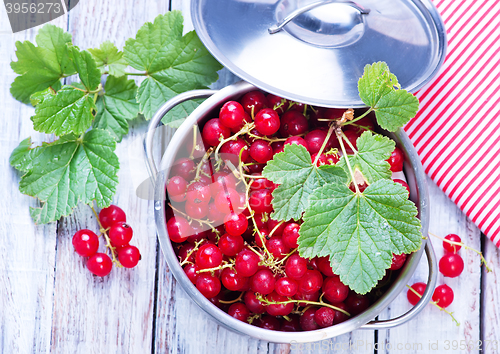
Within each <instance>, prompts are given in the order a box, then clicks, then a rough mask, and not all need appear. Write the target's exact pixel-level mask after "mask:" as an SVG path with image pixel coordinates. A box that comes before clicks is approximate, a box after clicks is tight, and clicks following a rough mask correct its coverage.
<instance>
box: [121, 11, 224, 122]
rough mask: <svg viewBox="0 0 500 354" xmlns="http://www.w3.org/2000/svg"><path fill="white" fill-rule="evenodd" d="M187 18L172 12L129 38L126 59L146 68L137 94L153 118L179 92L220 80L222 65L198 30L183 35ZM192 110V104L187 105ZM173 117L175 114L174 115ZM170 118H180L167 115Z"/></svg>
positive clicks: (147, 113) (147, 112) (136, 67)
mask: <svg viewBox="0 0 500 354" xmlns="http://www.w3.org/2000/svg"><path fill="white" fill-rule="evenodd" d="M182 29H183V17H182V14H181V13H180V12H179V11H171V12H168V13H167V14H165V15H160V16H158V17H156V19H155V21H154V23H150V22H148V23H146V24H144V26H142V27H141V28H140V29H139V31H138V32H137V35H136V37H135V38H131V39H129V40H127V41H126V44H125V47H124V49H123V52H124V55H125V59H126V60H127V61H128V63H129V64H130V65H131V66H132V67H133V68H135V69H137V70H141V71H146V79H145V80H144V81H143V82H142V83H141V85H140V87H139V91H138V94H137V101H138V102H139V104H140V110H141V113H143V114H144V116H145V117H146V119H150V118H151V117H152V116H153V114H154V113H155V112H156V111H157V110H158V108H159V107H160V106H161V105H162V104H163V103H165V102H166V101H167V100H169V99H170V98H172V97H174V96H176V95H177V94H179V93H181V92H184V91H188V90H194V89H201V88H206V86H208V85H210V84H211V83H213V82H215V81H216V80H217V79H218V74H217V71H218V70H220V69H222V66H221V65H220V64H219V63H218V62H217V61H216V60H215V59H214V58H213V57H212V56H211V55H210V53H209V52H208V50H207V49H206V48H205V47H204V46H203V44H202V43H201V41H200V40H199V38H198V36H197V35H196V33H195V32H194V31H191V32H189V33H187V34H186V35H184V36H182ZM182 109H184V110H187V111H190V110H191V109H192V105H191V106H189V105H187V104H185V105H183V108H182ZM171 117H172V114H171ZM165 119H166V120H167V121H174V120H178V119H179V117H176V118H175V119H174V118H165Z"/></svg>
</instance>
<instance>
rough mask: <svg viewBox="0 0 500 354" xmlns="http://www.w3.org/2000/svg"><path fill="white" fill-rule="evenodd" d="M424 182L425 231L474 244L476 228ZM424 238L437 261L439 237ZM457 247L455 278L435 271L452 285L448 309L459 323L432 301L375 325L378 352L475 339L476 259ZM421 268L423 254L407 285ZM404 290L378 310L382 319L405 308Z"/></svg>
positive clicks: (421, 276)
mask: <svg viewBox="0 0 500 354" xmlns="http://www.w3.org/2000/svg"><path fill="white" fill-rule="evenodd" d="M428 184H429V193H430V198H431V200H430V205H431V220H430V228H429V231H430V232H433V233H434V234H436V235H438V236H441V237H444V236H446V235H447V234H450V233H455V234H457V235H459V236H460V237H461V238H462V241H463V242H464V243H465V244H467V245H469V246H470V247H473V248H475V249H478V250H479V249H480V248H481V239H480V232H479V230H478V228H477V227H476V226H475V225H474V224H473V223H472V222H471V221H470V220H468V219H467V217H466V216H465V214H463V213H462V212H461V211H460V209H459V208H458V207H457V206H455V205H454V204H453V202H451V200H449V199H448V198H447V197H446V195H445V194H444V193H443V192H442V191H441V190H439V188H438V187H437V186H436V185H435V184H434V183H433V182H432V181H430V180H428ZM430 238H431V241H432V243H433V245H434V249H435V251H436V256H437V258H438V261H439V259H440V258H441V256H442V255H443V251H444V250H443V246H442V241H440V240H438V239H436V238H433V237H432V236H430ZM459 253H460V255H461V256H462V257H463V259H464V262H465V269H464V272H463V273H462V274H461V275H460V276H459V277H457V278H444V277H443V275H442V274H441V273H439V275H438V285H440V284H447V285H449V286H450V287H451V288H452V289H453V291H454V294H455V300H454V301H453V303H452V304H451V305H450V306H449V308H448V310H450V311H452V312H454V316H455V317H456V319H457V320H458V321H459V322H460V326H458V327H457V326H456V325H455V324H454V323H453V321H452V319H451V318H450V316H448V315H447V314H446V313H444V312H440V311H439V310H438V309H437V308H436V307H435V306H433V305H428V306H427V307H426V308H425V309H424V310H423V311H422V312H421V313H420V315H419V316H418V317H417V318H416V319H414V320H412V321H410V322H408V323H406V324H404V325H402V326H400V327H396V328H394V329H392V330H384V331H379V342H380V348H379V353H400V352H401V350H402V349H403V350H404V352H405V353H427V352H431V351H433V352H434V351H435V349H434V348H435V347H436V345H437V346H438V351H437V352H445V350H446V348H447V347H448V346H450V347H449V348H448V350H449V351H452V348H451V346H452V344H453V343H452V342H453V341H458V343H460V341H461V340H464V341H466V342H469V341H471V342H472V343H477V341H478V340H479V339H480V338H479V327H480V316H479V311H480V309H479V306H480V301H479V295H480V283H481V268H480V259H479V257H478V256H477V254H476V253H474V252H472V251H466V250H463V249H462V250H460V251H459ZM427 270H428V267H427V261H426V260H425V257H423V259H422V260H421V262H420V264H419V267H418V268H417V271H416V272H415V275H414V276H413V277H412V279H411V280H410V283H409V284H408V285H412V284H414V283H416V282H418V281H422V282H427V274H428V273H427ZM406 292H407V291H406V290H405V291H403V293H402V294H401V295H399V296H398V297H397V298H396V299H395V301H394V302H393V304H392V305H391V306H390V307H389V309H388V310H387V311H385V313H384V314H383V315H381V316H380V317H381V318H382V319H387V318H393V317H397V316H398V315H400V314H403V313H404V312H406V311H407V310H408V309H409V308H410V304H409V303H408V300H407V298H406ZM446 341H449V342H446ZM398 346H399V347H398ZM405 346H407V347H405ZM453 352H454V353H455V352H461V353H473V352H477V350H473V347H471V348H469V350H467V349H466V350H459V351H453Z"/></svg>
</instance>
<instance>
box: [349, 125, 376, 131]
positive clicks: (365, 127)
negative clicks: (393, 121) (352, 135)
mask: <svg viewBox="0 0 500 354" xmlns="http://www.w3.org/2000/svg"><path fill="white" fill-rule="evenodd" d="M352 125H353V126H355V127H357V128H360V129H364V130H369V131H371V132H372V133H375V132H374V131H373V130H371V129H370V127H368V126H365V125H359V124H352Z"/></svg>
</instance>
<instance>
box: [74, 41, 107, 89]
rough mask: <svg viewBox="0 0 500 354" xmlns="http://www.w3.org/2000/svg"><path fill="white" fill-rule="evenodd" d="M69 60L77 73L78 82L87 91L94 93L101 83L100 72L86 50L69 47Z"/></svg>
mask: <svg viewBox="0 0 500 354" xmlns="http://www.w3.org/2000/svg"><path fill="white" fill-rule="evenodd" d="M68 54H69V58H70V60H71V61H72V62H73V65H74V66H75V68H76V71H77V72H78V76H79V77H80V80H81V82H82V84H83V86H85V88H86V89H87V91H94V90H96V89H97V87H98V86H99V84H100V83H101V71H100V70H99V69H98V68H97V64H96V62H95V60H94V58H92V54H90V53H89V52H88V51H86V50H82V51H80V50H79V49H78V47H75V46H71V47H69V49H68Z"/></svg>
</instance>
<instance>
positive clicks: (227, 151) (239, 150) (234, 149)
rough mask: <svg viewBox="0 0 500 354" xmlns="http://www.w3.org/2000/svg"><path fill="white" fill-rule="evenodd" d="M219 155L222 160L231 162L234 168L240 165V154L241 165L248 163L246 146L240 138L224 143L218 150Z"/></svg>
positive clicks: (248, 153) (248, 152)
mask: <svg viewBox="0 0 500 354" xmlns="http://www.w3.org/2000/svg"><path fill="white" fill-rule="evenodd" d="M220 153H221V156H222V159H223V160H229V161H231V163H232V164H233V165H234V166H238V164H239V163H240V154H241V162H243V163H246V162H248V158H249V156H250V150H249V148H248V144H247V143H246V142H245V140H243V139H242V138H240V137H238V138H236V140H229V141H228V142H226V143H224V144H223V145H222V146H221V148H220Z"/></svg>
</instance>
